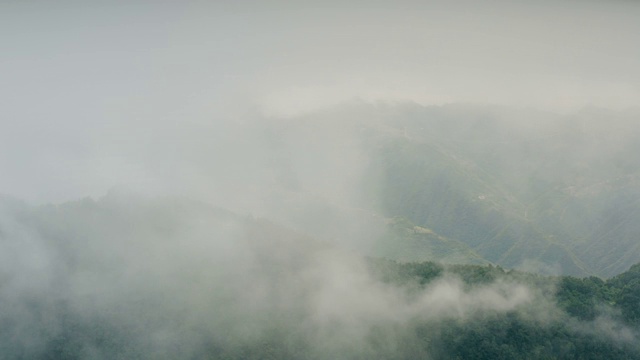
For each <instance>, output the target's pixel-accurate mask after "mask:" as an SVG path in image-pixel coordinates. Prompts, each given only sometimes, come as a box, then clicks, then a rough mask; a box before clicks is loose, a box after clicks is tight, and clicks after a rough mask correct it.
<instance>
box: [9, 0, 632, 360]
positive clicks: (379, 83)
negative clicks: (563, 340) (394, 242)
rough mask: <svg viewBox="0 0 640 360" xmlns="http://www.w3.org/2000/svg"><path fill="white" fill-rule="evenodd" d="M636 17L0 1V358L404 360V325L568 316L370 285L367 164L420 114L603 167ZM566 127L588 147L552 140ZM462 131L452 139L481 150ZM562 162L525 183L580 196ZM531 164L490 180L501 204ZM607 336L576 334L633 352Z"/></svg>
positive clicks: (411, 6)
mask: <svg viewBox="0 0 640 360" xmlns="http://www.w3.org/2000/svg"><path fill="white" fill-rule="evenodd" d="M639 17H640V6H639V5H638V4H637V3H635V2H633V1H608V2H605V1H564V2H560V3H558V2H547V1H543V2H535V3H532V2H521V1H510V2H507V1H490V2H487V3H485V4H479V3H477V2H471V1H454V2H446V3H444V2H430V1H428V2H418V1H401V2H394V3H393V4H391V3H387V2H381V1H380V2H379V1H374V2H366V3H365V2H359V1H356V2H351V3H350V4H348V5H347V4H343V3H340V2H332V1H322V2H320V1H306V2H295V3H294V2H288V1H267V2H251V1H240V2H235V3H234V4H229V5H224V4H221V3H218V2H207V1H185V2H180V3H177V2H150V1H142V0H138V1H130V2H122V3H102V4H101V3H98V2H76V1H60V2H44V1H32V2H21V1H10V0H9V1H1V2H0V44H2V50H1V51H0V79H1V80H0V99H1V100H0V107H1V109H2V111H1V113H0V114H1V117H0V174H1V175H0V194H2V198H0V240H1V242H0V303H2V304H3V305H2V309H1V310H0V316H1V317H2V321H3V322H6V323H7V324H9V325H7V326H3V329H2V330H0V341H1V342H2V347H3V349H10V351H12V352H13V353H11V355H8V356H9V357H15V358H21V357H22V358H30V357H39V356H44V355H43V354H45V353H48V352H50V351H62V350H60V349H58V348H56V346H57V345H56V344H58V343H64V342H65V341H69V343H71V344H72V345H71V347H72V348H73V351H77V354H79V355H77V356H79V357H80V358H96V359H100V358H105V359H107V358H116V357H117V358H131V357H133V356H141V357H143V358H176V357H180V358H189V357H198V356H203V355H202V354H214V355H213V356H217V357H220V358H223V357H224V356H229V357H233V356H235V357H240V358H241V357H242V351H247V350H246V349H254V350H253V351H255V349H262V350H264V349H269V346H276V345H273V344H285V345H286V347H287V351H285V352H284V353H287V354H291V356H295V355H296V354H298V355H299V354H305V355H306V356H308V358H316V359H330V358H371V357H378V358H403V357H404V358H409V357H410V356H411V355H410V354H413V355H415V353H411V352H409V351H418V350H416V349H422V347H420V346H417V345H415V344H417V343H418V342H419V339H418V338H417V336H416V335H415V329H416V328H418V326H419V324H427V325H424V326H427V327H428V328H429V329H430V331H434V332H437V331H439V330H438V329H439V328H438V324H439V323H440V322H442V321H450V320H453V321H461V322H465V321H468V320H469V319H474V318H475V317H480V316H487V315H486V314H505V313H518V314H520V315H521V316H526V317H530V318H531V319H532V321H536V322H541V323H544V322H548V321H549V318H552V317H553V315H558V316H564V315H563V314H562V312H561V311H560V310H559V309H557V308H556V306H555V305H554V304H553V303H552V302H550V301H549V299H548V297H545V296H543V295H542V293H541V292H543V290H541V289H538V288H529V287H527V286H524V285H521V284H517V283H510V282H505V281H497V282H494V283H490V284H486V285H482V286H477V287H472V288H469V287H468V286H466V285H464V283H463V282H462V280H460V279H459V278H457V277H456V276H454V275H451V274H444V275H443V276H441V277H440V278H438V279H437V280H436V281H434V282H433V283H430V284H428V285H425V286H422V285H420V284H417V283H416V284H414V283H411V284H404V285H402V286H401V285H397V284H389V283H385V282H383V281H380V280H379V279H377V278H376V277H375V275H372V274H371V272H370V271H369V269H368V266H367V264H366V262H365V260H364V258H363V255H376V253H375V251H374V250H373V249H372V248H373V244H372V240H373V239H377V238H379V237H380V236H381V234H382V233H384V232H385V231H386V230H385V229H386V226H387V225H388V223H389V221H390V220H389V219H386V218H384V215H383V214H381V213H380V212H378V210H379V208H380V207H381V206H382V205H381V203H382V202H383V199H382V195H381V194H378V193H376V189H378V186H379V184H378V183H377V181H378V180H379V178H378V177H377V175H379V174H376V173H375V171H374V172H372V168H373V165H372V164H374V163H375V161H376V159H375V158H374V156H375V155H374V154H375V152H372V151H371V149H377V146H378V144H379V143H378V142H377V141H379V140H380V139H382V140H381V141H382V142H383V141H386V140H385V139H387V138H386V137H388V138H390V139H403V138H407V139H416V138H420V137H421V136H427V137H428V133H429V131H430V129H427V131H424V133H426V134H427V135H424V134H423V133H418V129H417V128H412V127H411V126H413V125H412V123H411V121H412V119H413V118H412V116H416V115H415V114H416V113H418V112H420V111H422V112H424V113H426V114H436V115H437V116H441V118H443V119H449V118H450V119H453V120H452V121H451V122H450V124H455V120H456V119H467V118H471V119H474V118H483V117H490V118H491V119H492V120H495V119H497V120H496V121H497V122H501V121H503V122H505V123H508V124H509V125H508V126H506V127H505V128H509V130H508V131H507V130H505V134H504V136H502V138H504V139H509V138H510V137H511V136H512V135H513V134H514V133H520V134H527V136H530V135H531V134H535V138H536V139H551V140H548V142H549V143H551V144H554V146H555V145H557V147H548V148H547V150H546V151H547V152H548V154H549V156H550V157H552V156H553V153H554V150H555V149H559V150H561V151H563V154H565V155H566V154H568V155H566V157H564V158H563V159H567V160H566V161H567V162H572V163H576V164H581V163H590V164H591V163H598V164H607V163H608V161H609V159H610V158H611V157H613V156H614V155H616V154H619V153H624V152H626V151H628V149H629V148H634V147H633V146H635V145H634V144H635V140H634V136H635V134H638V131H639V130H640V129H639V128H638V125H637V124H638V123H637V119H638V113H639V110H638V107H637V106H638V104H639V103H640V70H639V69H640V68H639V67H638V66H637V65H638V64H639V63H640V48H639V47H638V46H636V44H637V43H638V40H640V39H639V36H640V35H638V34H640V22H638V21H637V19H638V18H639ZM416 109H418V110H416ZM442 114H444V115H442ZM420 116H422V115H420ZM611 119H614V120H615V124H617V125H616V126H614V127H613V128H610V127H609V126H608V125H609V124H611ZM405 120H406V121H405ZM392 121H397V122H395V123H392ZM559 122H561V123H563V124H568V125H567V128H569V129H570V130H571V129H573V126H574V125H575V124H576V123H578V124H581V125H580V126H581V130H580V131H582V132H581V134H582V133H585V132H586V133H589V134H592V135H593V139H594V140H593V141H594V142H593V143H597V144H599V145H598V146H597V147H596V148H597V152H596V151H595V150H594V152H593V153H591V152H590V151H591V150H590V149H593V146H592V145H591V143H587V144H585V143H580V141H582V140H583V138H579V139H577V140H576V141H575V143H573V142H571V141H570V140H571V139H570V138H568V137H564V135H562V136H560V137H558V140H557V141H555V140H554V139H555V138H554V136H557V135H558V133H562V132H561V131H558V128H559V127H558V126H557V124H558V123H559ZM434 124H435V125H434V126H438V125H437V124H436V123H434ZM514 124H515V125H514ZM451 126H453V127H455V126H454V125H451ZM462 128H463V127H461V128H460V129H462ZM560 128H561V126H560ZM470 129H472V130H469V133H468V135H460V134H461V132H460V131H463V130H460V131H458V132H457V133H456V138H455V139H457V140H455V139H454V138H453V137H452V138H451V139H454V140H455V141H462V142H464V143H471V142H477V141H478V138H477V134H478V133H477V132H476V128H471V127H470ZM585 129H586V130H585ZM464 131H466V130H464ZM562 134H564V133H562ZM498 138H501V136H498ZM515 138H518V136H515ZM445 140H446V139H445ZM452 141H453V140H452ZM382 142H381V143H382ZM558 144H560V145H558ZM513 149H514V147H510V146H504V147H503V148H500V151H502V152H501V153H500V154H501V155H500V156H499V161H497V160H496V161H495V164H499V166H498V165H495V164H494V165H495V166H496V169H498V170H502V169H504V168H509V169H512V168H513V167H514V166H516V165H514V164H516V163H517V162H518V161H519V159H520V158H519V157H518V156H519V155H521V154H520V153H518V152H517V151H520V150H521V149H520V148H517V151H513V152H511V151H512V150H513ZM534 149H535V146H534ZM567 149H569V150H567ZM571 149H573V150H571ZM603 149H605V150H603ZM522 151H524V150H522ZM572 151H573V152H572ZM616 156H617V155H616ZM622 158H623V160H622V161H621V163H622V164H623V165H624V166H626V167H633V166H635V165H636V162H634V161H635V160H634V159H633V156H623V157H622ZM492 161H493V160H492ZM492 164H493V163H492ZM563 164H564V163H552V165H547V163H544V164H537V163H536V164H535V165H536V168H535V170H536V172H545V171H548V176H547V177H546V178H545V179H547V178H548V179H552V180H555V179H559V178H562V179H564V177H563V176H565V172H566V173H567V174H570V176H572V177H574V178H577V175H575V173H574V172H571V171H573V169H570V170H571V171H569V170H567V169H566V168H563ZM500 166H504V168H503V167H500ZM545 166H547V167H545ZM553 166H555V167H553ZM621 166H622V165H621ZM522 167H523V168H524V167H525V166H522ZM516 168H517V166H516ZM577 168H579V166H577V167H576V169H577ZM526 171H529V170H528V169H522V172H521V173H517V174H516V175H515V176H513V178H511V179H510V178H509V174H508V173H507V171H505V174H500V175H504V177H501V179H502V180H504V181H505V182H507V181H511V182H510V186H511V187H512V188H514V189H520V188H526V187H527V186H529V184H528V183H526V182H525V181H523V180H522V179H521V177H522V175H521V174H524V173H525V172H526ZM579 171H580V169H578V170H576V172H579ZM607 171H610V169H609V168H608V167H604V166H603V167H596V168H595V170H593V172H597V174H596V175H599V174H604V173H605V172H607ZM532 172H534V171H532ZM585 173H586V172H585ZM526 174H529V173H526ZM620 174H622V175H620V176H623V175H624V174H626V173H624V172H621V173H620ZM592 175H593V174H590V175H589V176H592ZM614 175H616V176H617V175H618V174H617V173H615V174H614ZM566 176H567V177H569V175H566ZM496 177H498V175H496ZM592 178H598V176H592ZM604 178H605V177H604V175H603V179H604ZM572 179H573V178H572ZM580 179H582V178H580ZM590 179H591V178H590ZM607 179H609V178H608V177H607ZM550 181H551V180H550ZM604 181H605V180H602V183H604ZM629 181H631V180H629ZM593 186H594V184H593V183H592V182H585V183H584V184H582V183H577V184H576V188H575V189H574V188H572V189H569V190H566V191H567V192H570V191H573V192H575V193H580V191H582V192H583V193H585V192H586V193H589V191H592V189H593ZM590 189H591V190H590ZM372 194H374V195H373V196H372ZM482 196H484V195H482ZM483 199H484V198H483ZM518 206H519V205H518ZM518 210H520V208H518ZM518 216H519V217H522V218H525V219H526V218H527V216H528V214H527V213H526V211H525V210H524V209H523V211H522V215H521V214H518ZM527 220H528V219H527ZM418 225H420V224H418ZM423 230H424V231H427V230H428V229H423ZM429 231H430V230H429ZM523 264H524V265H526V266H530V267H531V268H536V269H537V268H540V267H545V266H548V267H552V266H553V264H538V263H535V262H527V261H524V262H523ZM531 264H533V265H531ZM524 265H523V266H524ZM559 271H561V270H559ZM532 306H533V307H534V308H535V309H538V310H539V311H533V312H532V311H531V310H530V309H531V307H532ZM526 309H529V310H526ZM614 318H615V317H611V318H608V317H606V316H603V317H600V318H598V319H597V320H596V322H595V323H588V324H585V323H576V324H575V326H574V329H575V331H576V332H580V331H582V332H586V333H589V331H591V333H592V334H595V336H609V337H611V338H616V339H621V340H620V341H621V342H623V343H625V344H629V343H633V342H634V341H635V340H636V339H637V334H636V333H635V332H634V330H630V329H628V328H626V327H624V326H622V325H619V324H617V323H616V320H615V319H614ZM594 324H595V325H594ZM596 325H597V326H596ZM420 326H422V325H420ZM83 333H84V334H85V335H84V337H83V336H78V334H83ZM70 337H71V338H73V339H72V340H69V338H70ZM65 339H66V340H65ZM265 344H266V345H265ZM412 344H413V345H412ZM414 345H415V346H414ZM404 348H408V349H410V350H407V352H405V351H404V350H403V349H404ZM427 348H428V347H427ZM52 349H54V350H52ZM64 351H72V350H68V349H67V350H64ZM265 351H266V350H265ZM273 351H274V353H277V354H278V353H279V354H282V353H283V352H282V351H280V352H278V351H276V350H273ZM67 355H68V354H67ZM420 355H421V356H425V357H429V356H431V354H430V353H424V354H420ZM57 356H60V357H63V358H64V357H65V354H64V353H57Z"/></svg>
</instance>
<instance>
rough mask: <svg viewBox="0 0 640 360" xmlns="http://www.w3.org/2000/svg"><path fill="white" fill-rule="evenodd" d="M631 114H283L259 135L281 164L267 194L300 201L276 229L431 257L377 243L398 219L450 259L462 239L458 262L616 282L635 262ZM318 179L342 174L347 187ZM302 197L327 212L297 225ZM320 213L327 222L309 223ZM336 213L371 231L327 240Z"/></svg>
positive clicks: (394, 109)
mask: <svg viewBox="0 0 640 360" xmlns="http://www.w3.org/2000/svg"><path fill="white" fill-rule="evenodd" d="M639 117H640V116H639V115H638V113H637V112H634V111H628V112H614V111H606V110H602V109H595V108H586V109H583V110H582V111H579V112H576V113H574V114H570V115H560V114H554V113H547V112H542V111H536V110H531V109H514V108H505V107H493V106H475V105H464V104H458V105H447V106H440V107H438V106H427V107H425V106H420V105H417V104H383V103H381V104H368V103H364V102H353V103H347V104H344V105H342V106H338V107H336V108H333V109H327V110H324V111H320V112H317V113H314V114H309V115H306V116H300V117H298V118H295V119H289V120H287V121H284V122H280V123H277V125H275V126H276V130H273V131H271V132H269V136H270V139H271V140H270V141H271V142H275V143H278V144H279V145H278V146H279V147H278V151H277V154H278V155H277V157H278V159H279V164H287V166H286V169H287V170H286V171H283V170H281V169H282V165H279V166H280V167H279V168H276V169H275V170H274V171H275V172H277V173H280V174H281V175H280V176H285V178H286V179H287V181H286V182H284V181H282V182H280V183H276V184H274V185H273V186H272V189H280V190H277V191H275V193H277V194H278V195H276V196H274V197H273V198H287V199H297V200H295V201H296V202H297V204H298V206H297V209H298V210H290V212H289V214H288V215H287V214H283V216H281V217H279V218H278V221H280V222H283V223H287V225H288V226H291V227H293V228H296V229H298V230H299V231H303V232H307V233H309V234H311V235H313V236H316V237H319V238H323V239H327V240H330V241H333V240H337V241H339V242H349V241H350V240H349V239H355V238H360V239H359V240H358V241H357V243H358V244H357V245H354V247H358V246H359V249H360V250H361V251H362V252H364V253H367V251H369V250H370V249H369V245H367V244H371V243H376V240H373V239H377V238H380V237H385V238H386V239H388V240H389V241H390V242H391V243H389V244H387V245H386V246H382V247H380V246H378V249H381V248H386V249H388V251H387V253H386V254H385V256H388V257H392V258H393V257H396V256H397V258H398V259H401V258H405V259H409V258H411V259H420V260H431V259H437V258H438V257H437V255H435V253H432V251H431V250H430V249H429V246H427V247H426V248H425V250H424V252H423V253H422V255H420V250H419V248H420V246H416V242H415V236H414V235H415V234H411V233H407V234H408V237H407V241H406V242H399V241H397V236H395V237H394V236H386V235H382V234H387V233H388V229H387V227H388V224H391V223H393V221H392V220H391V219H394V218H404V219H406V220H408V221H409V222H411V223H413V224H415V226H418V227H421V228H425V229H428V230H429V231H432V232H433V233H434V234H437V236H440V237H441V238H443V239H445V238H446V239H447V240H448V242H449V244H450V245H451V251H452V252H455V251H457V250H454V249H455V248H456V247H458V248H459V247H460V246H461V245H464V246H465V247H466V248H467V250H469V251H466V250H465V251H464V252H463V253H464V254H466V255H460V256H457V257H456V258H457V259H458V260H460V261H463V262H467V263H475V262H477V261H478V259H479V258H481V259H482V261H486V262H490V263H493V264H497V265H501V266H504V267H508V268H520V269H526V270H531V271H538V272H542V273H549V274H567V275H577V276H584V275H597V276H601V277H608V276H613V275H615V274H617V273H619V272H621V271H624V270H625V269H627V268H629V266H631V265H632V264H634V263H637V262H638V261H640V251H639V250H640V241H639V239H638V237H637V234H638V230H640V229H639V228H638V226H640V225H638V224H640V218H639V216H640V212H639V209H640V208H639V205H640V158H639V157H638V156H637V155H636V154H638V153H639V151H640V140H638V139H640V127H639V126H637V125H636V124H637V123H638V118H639ZM267 123H268V122H267ZM274 139H275V140H274ZM297 154H310V156H309V157H305V158H300V157H299V156H298V155H297ZM309 159H317V160H318V161H309ZM278 169H280V170H278ZM322 178H331V179H347V180H348V181H345V183H347V185H346V189H347V190H344V189H340V188H338V189H339V190H340V191H339V192H335V190H336V187H337V186H338V185H343V184H339V183H338V182H336V181H333V180H332V181H333V183H332V182H329V181H325V182H320V181H319V179H322ZM309 179H311V180H309ZM292 184H296V185H292ZM328 186H329V188H328V190H327V189H326V187H328ZM343 186H345V185H343ZM268 191H271V190H268ZM332 191H333V192H332ZM310 192H313V193H314V194H315V195H313V201H312V202H313V203H314V204H315V205H314V208H316V209H319V208H322V209H323V210H322V212H320V213H318V212H316V213H314V214H309V216H307V217H305V213H304V212H305V210H304V209H307V208H308V207H307V206H305V204H308V203H309V201H308V199H309V195H308V194H309V193H310ZM283 194H285V195H283ZM327 194H332V195H327ZM319 204H322V205H321V206H320V205H319ZM276 208H277V209H278V210H279V211H280V210H282V211H283V212H286V211H288V210H283V209H287V208H288V205H287V204H284V203H283V204H282V206H277V207H276ZM300 209H302V211H300ZM361 213H362V214H366V215H367V216H371V217H373V218H376V219H378V220H376V221H371V220H369V219H363V217H362V216H361V215H360V214H361ZM272 214H275V212H272ZM291 214H293V215H291ZM318 214H322V215H321V216H317V215H318ZM292 218H297V220H293V221H288V220H291V219H292ZM303 218H304V220H303ZM321 218H323V219H325V220H326V222H321V223H331V224H335V226H331V227H326V226H323V225H321V224H319V223H314V220H315V219H321ZM287 219H288V220H287ZM340 219H341V220H340ZM345 219H348V220H347V221H346V222H347V223H350V224H356V223H358V224H360V223H362V224H365V223H366V224H368V225H362V226H360V225H358V226H352V228H350V229H349V230H348V231H347V232H348V233H349V234H350V235H349V236H339V235H336V234H337V233H342V234H344V233H345V231H343V230H344V229H345V226H344V224H341V222H345ZM287 221H288V222H287ZM373 228H375V229H377V230H375V231H366V232H365V233H359V231H360V230H362V229H373ZM328 229H332V230H335V232H334V233H331V234H327V230H328ZM391 232H393V231H391ZM396 235H397V234H396ZM411 238H414V239H413V240H411ZM433 239H436V238H433ZM392 243H393V244H392ZM403 246H406V248H404V249H403ZM402 254H405V255H402ZM406 254H411V256H410V257H407V256H406ZM461 254H462V253H461Z"/></svg>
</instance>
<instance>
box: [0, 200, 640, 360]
mask: <svg viewBox="0 0 640 360" xmlns="http://www.w3.org/2000/svg"><path fill="white" fill-rule="evenodd" d="M389 225H390V226H392V228H393V229H394V231H396V232H398V233H399V234H397V235H395V236H397V237H396V238H394V241H396V242H402V241H408V240H409V241H410V244H408V245H407V248H409V249H411V248H413V249H415V250H416V251H417V250H420V251H426V250H429V251H431V252H432V253H431V256H438V257H442V258H443V259H444V260H448V261H456V260H458V259H467V260H468V259H469V258H472V259H475V261H478V262H479V263H481V262H483V260H482V259H481V258H480V257H478V256H475V255H474V254H475V253H474V252H473V251H472V250H470V249H469V248H468V247H466V246H464V245H463V244H462V243H459V242H456V241H453V240H450V239H447V238H444V237H442V236H440V235H438V234H436V233H434V232H433V231H431V230H429V229H426V228H424V227H419V226H416V225H414V224H411V223H410V222H409V221H407V220H404V219H400V218H397V219H395V220H394V222H393V223H390V224H389ZM392 234H393V233H392ZM424 242H426V243H427V245H426V246H425V245H424ZM421 244H422V245H421ZM439 245H442V247H438V246H439ZM451 247H453V249H454V250H451ZM0 254H1V255H2V262H1V266H2V267H1V268H0V321H1V322H2V324H3V326H2V327H1V329H0V348H1V349H2V355H3V356H5V357H6V358H11V359H74V358H81V359H131V358H139V359H147V358H149V359H157V358H167V359H169V358H216V359H217V358H228V359H335V358H343V359H364V358H376V357H380V358H386V359H414V358H416V357H427V358H434V359H445V358H451V357H455V356H463V357H467V356H468V355H462V353H461V351H463V350H462V349H464V351H472V352H473V353H475V354H477V356H478V357H480V358H498V359H502V358H504V359H506V358H511V359H514V358H526V356H527V354H530V353H531V351H533V349H535V352H536V353H539V354H541V356H543V355H552V354H560V355H558V356H563V357H564V355H562V354H569V352H567V351H564V350H563V351H560V352H558V351H559V350H558V349H559V348H572V349H573V350H572V353H573V354H576V356H578V354H579V355H580V357H582V358H587V359H588V358H597V356H601V355H603V354H608V355H609V358H613V359H616V358H625V356H626V357H629V356H631V357H632V356H635V354H637V352H638V349H637V347H635V345H634V344H637V342H635V341H634V339H636V337H637V330H636V329H635V326H636V325H635V324H636V323H635V321H636V320H635V319H636V318H637V317H636V315H637V314H635V312H633V311H634V310H633V309H635V308H634V306H635V305H634V304H635V301H636V300H635V299H636V295H637V294H636V289H635V283H636V282H637V281H636V280H637V279H636V277H637V276H636V275H637V274H636V273H637V271H635V270H636V268H633V269H632V270H631V271H629V272H628V273H624V274H621V275H620V276H619V277H616V278H614V279H612V280H611V284H612V285H611V287H609V288H607V290H606V291H605V290H602V291H600V290H598V291H597V292H596V293H597V294H603V295H602V296H601V297H599V298H593V301H592V300H590V299H591V298H590V297H588V296H591V295H590V294H591V293H589V292H579V293H576V292H575V291H573V290H572V291H568V292H566V293H558V294H560V297H559V298H558V299H560V300H562V301H563V302H560V303H557V302H556V299H555V295H554V294H556V291H554V290H553V289H554V287H555V285H556V284H557V282H558V279H557V278H549V277H542V276H540V275H533V274H525V273H519V272H514V271H509V272H506V271H505V270H503V269H502V268H499V267H494V266H462V265H441V264H437V263H428V262H409V263H397V262H393V261H389V260H383V259H369V260H366V259H363V258H362V257H360V256H358V255H356V254H354V253H353V252H352V251H343V250H340V249H338V248H336V247H335V246H331V245H328V244H327V243H324V242H319V241H316V240H314V239H312V238H309V237H307V236H305V235H302V234H300V233H298V232H295V231H292V230H289V229H287V228H284V227H282V226H279V225H276V224H274V223H272V222H270V221H267V220H264V219H255V218H252V217H243V216H238V215H235V214H233V213H231V212H229V211H226V210H222V209H219V208H215V207H212V206H209V205H207V204H205V203H202V202H197V201H191V200H186V199H182V198H175V197H173V198H172V197H165V198H150V197H145V196H137V195H134V194H131V193H127V192H122V191H114V192H111V193H110V194H108V195H107V196H105V197H103V198H101V199H98V200H92V199H89V198H87V199H83V200H79V201H74V202H68V203H63V204H59V205H44V206H38V207H33V206H29V205H27V204H25V203H21V202H20V201H16V200H12V199H6V198H2V200H1V201H0ZM398 256H403V254H402V253H399V254H398ZM560 279H564V278H560ZM569 280H570V279H569ZM598 280H599V279H598ZM572 281H573V280H572ZM576 281H578V285H580V284H583V283H582V282H585V281H587V280H575V281H573V282H570V284H574V283H575V282H576ZM599 281H600V282H590V283H586V282H585V283H584V284H587V285H588V284H592V283H593V284H595V285H593V286H604V285H603V284H604V282H602V281H601V280H599ZM607 284H609V282H607ZM587 285H585V286H587ZM580 286H582V285H580ZM590 286H591V285H590ZM607 286H609V285H607ZM582 288H584V286H582V287H580V289H582ZM587 288H588V287H587ZM562 289H564V288H562ZM598 289H600V288H598ZM563 294H564V295H563ZM591 302H592V303H593V306H591V305H589V306H587V307H584V306H583V305H580V304H583V303H584V304H587V305H588V304H590V303H591ZM600 305H602V306H605V307H607V306H613V309H614V310H615V309H618V308H620V309H622V310H621V311H622V314H625V317H619V316H617V315H612V316H609V315H607V314H608V313H607V311H608V310H606V309H604V310H602V309H600V307H599V306H600ZM581 306H582V307H581ZM585 314H587V315H585ZM588 314H593V316H591V315H588ZM614 314H615V311H614ZM583 315H584V316H583ZM607 316H609V317H607ZM551 319H553V320H551ZM607 321H608V322H607ZM603 322H604V323H603ZM607 324H609V325H610V326H612V328H607V327H606V326H608V325H607ZM500 328H502V329H507V328H508V329H511V330H509V331H507V332H497V333H494V334H493V335H492V336H487V334H488V333H493V332H494V331H495V330H496V329H500ZM583 329H591V330H589V331H586V332H585V330H583ZM480 334H481V335H482V337H483V338H486V339H487V341H485V342H477V339H478V336H480ZM526 334H529V335H526ZM532 334H533V335H532ZM558 334H562V336H561V337H558V336H557V335H558ZM530 335H531V337H530V338H529V340H528V341H527V343H526V344H523V343H521V342H520V340H519V339H521V337H522V336H530ZM621 336H623V337H621ZM618 338H620V339H618Z"/></svg>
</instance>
